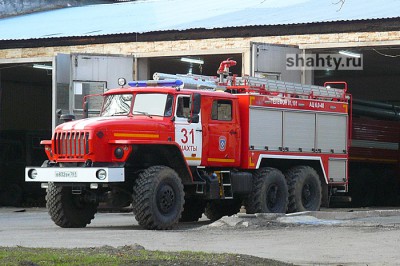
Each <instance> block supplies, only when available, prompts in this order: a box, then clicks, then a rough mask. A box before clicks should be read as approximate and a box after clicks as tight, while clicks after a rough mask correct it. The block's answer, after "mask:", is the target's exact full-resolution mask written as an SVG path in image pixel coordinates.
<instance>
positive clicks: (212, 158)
mask: <svg viewBox="0 0 400 266" xmlns="http://www.w3.org/2000/svg"><path fill="white" fill-rule="evenodd" d="M211 106H212V107H211V110H210V112H211V114H210V120H209V123H208V136H207V137H208V140H207V142H208V145H207V151H208V152H207V153H208V155H207V165H208V166H219V167H232V166H238V165H239V163H240V154H239V151H240V127H239V123H238V121H237V115H235V114H236V113H237V110H235V105H234V100H233V99H217V98H215V99H213V100H212V103H211Z"/></svg>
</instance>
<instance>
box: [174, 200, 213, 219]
mask: <svg viewBox="0 0 400 266" xmlns="http://www.w3.org/2000/svg"><path fill="white" fill-rule="evenodd" d="M205 207H206V202H205V201H204V200H201V199H193V198H189V199H185V204H184V205H183V212H182V216H181V218H180V219H179V221H180V222H197V221H198V220H199V219H200V218H201V216H202V215H203V213H204V209H205Z"/></svg>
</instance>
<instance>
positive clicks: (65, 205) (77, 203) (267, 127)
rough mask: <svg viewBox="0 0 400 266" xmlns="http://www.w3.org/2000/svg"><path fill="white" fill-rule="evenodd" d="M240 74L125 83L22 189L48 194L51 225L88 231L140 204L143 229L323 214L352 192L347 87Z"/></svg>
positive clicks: (72, 128) (225, 65)
mask: <svg viewBox="0 0 400 266" xmlns="http://www.w3.org/2000/svg"><path fill="white" fill-rule="evenodd" d="M235 64H236V62H235V61H232V60H226V61H224V62H222V63H221V66H220V68H219V70H218V74H219V76H217V77H207V76H196V75H168V74H161V73H156V74H155V75H154V78H155V80H152V81H143V82H142V81H135V82H130V83H129V86H125V84H123V83H121V85H122V86H121V88H117V89H112V90H109V91H107V92H105V93H104V95H103V97H104V101H103V107H102V110H101V113H100V116H99V117H95V118H86V119H82V120H75V121H70V122H67V123H64V124H61V125H59V126H58V127H57V128H56V129H55V132H54V134H53V137H52V140H47V141H42V144H43V145H44V146H45V151H46V153H47V156H48V159H49V160H47V161H46V162H44V164H43V165H42V167H27V168H26V178H25V179H26V181H28V182H40V183H42V187H43V188H47V196H46V200H47V208H48V211H49V214H50V216H51V218H52V220H53V221H54V222H55V223H56V224H57V225H59V226H61V227H85V226H86V225H87V224H89V223H90V222H91V220H92V219H93V218H94V215H95V213H96V211H97V207H98V204H99V203H100V202H103V201H108V202H111V203H113V204H114V205H120V206H125V205H129V204H132V207H133V212H134V214H135V218H136V220H137V221H138V222H139V224H140V225H141V226H143V227H145V228H147V229H169V228H171V227H172V226H173V225H174V224H176V223H177V222H178V221H197V220H198V219H199V218H200V217H201V215H202V214H203V213H205V214H206V215H207V217H208V218H210V219H212V220H215V219H219V218H220V217H222V216H224V215H232V214H235V213H237V212H238V211H239V210H240V208H241V206H242V205H244V206H245V208H246V211H247V213H258V212H261V213H266V212H274V213H285V212H298V211H306V210H319V209H320V206H327V205H328V203H329V200H330V199H331V197H333V196H335V195H340V193H345V192H347V190H348V182H347V176H348V174H347V172H348V167H347V166H348V144H349V143H348V135H349V130H350V128H349V115H348V113H349V99H350V96H349V95H348V94H346V89H347V88H346V87H345V88H343V89H336V88H331V87H329V86H325V87H322V86H310V85H301V84H295V83H286V82H282V81H276V80H266V79H261V78H255V77H248V76H244V77H237V76H230V75H229V67H230V66H233V65H235ZM326 85H329V84H326ZM331 85H332V84H331ZM333 85H335V84H333ZM86 110H87V108H86Z"/></svg>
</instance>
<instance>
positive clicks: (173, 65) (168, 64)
mask: <svg viewBox="0 0 400 266" xmlns="http://www.w3.org/2000/svg"><path fill="white" fill-rule="evenodd" d="M182 58H191V59H196V60H201V61H203V62H204V64H198V63H188V62H184V61H182V60H181V59H182ZM228 58H230V59H232V60H235V61H236V62H237V65H236V66H234V67H232V68H231V69H230V71H231V72H232V74H237V75H241V72H242V55H241V54H220V55H196V56H179V57H162V58H160V57H159V58H151V59H150V60H149V70H150V74H151V75H153V73H155V72H161V73H168V74H187V73H190V72H191V73H192V74H197V75H206V76H217V69H218V67H219V64H220V63H221V62H222V61H224V60H226V59H228Z"/></svg>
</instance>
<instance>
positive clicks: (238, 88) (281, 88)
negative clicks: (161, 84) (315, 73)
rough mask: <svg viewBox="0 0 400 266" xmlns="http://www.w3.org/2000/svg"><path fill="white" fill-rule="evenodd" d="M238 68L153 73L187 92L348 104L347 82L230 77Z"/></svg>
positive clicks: (231, 63) (229, 63)
mask: <svg viewBox="0 0 400 266" xmlns="http://www.w3.org/2000/svg"><path fill="white" fill-rule="evenodd" d="M234 65H236V61H234V60H230V59H227V60H226V61H223V62H221V65H220V67H219V69H218V71H217V74H219V77H217V76H205V75H194V74H165V73H158V72H156V73H154V75H153V79H154V80H166V79H171V80H177V79H180V80H182V81H183V83H184V85H183V87H184V88H187V89H206V90H217V89H223V90H226V91H229V92H231V93H257V94H270V95H271V94H272V95H273V94H275V93H280V94H283V95H284V96H286V97H307V98H310V99H320V100H335V101H347V98H346V92H347V84H346V82H326V83H325V84H324V86H317V85H305V84H300V83H292V82H285V81H280V80H271V79H266V78H257V77H250V76H243V77H237V76H236V75H233V76H232V75H230V72H229V67H230V66H234ZM334 84H341V85H343V86H344V88H343V89H338V88H332V87H331V85H334Z"/></svg>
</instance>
